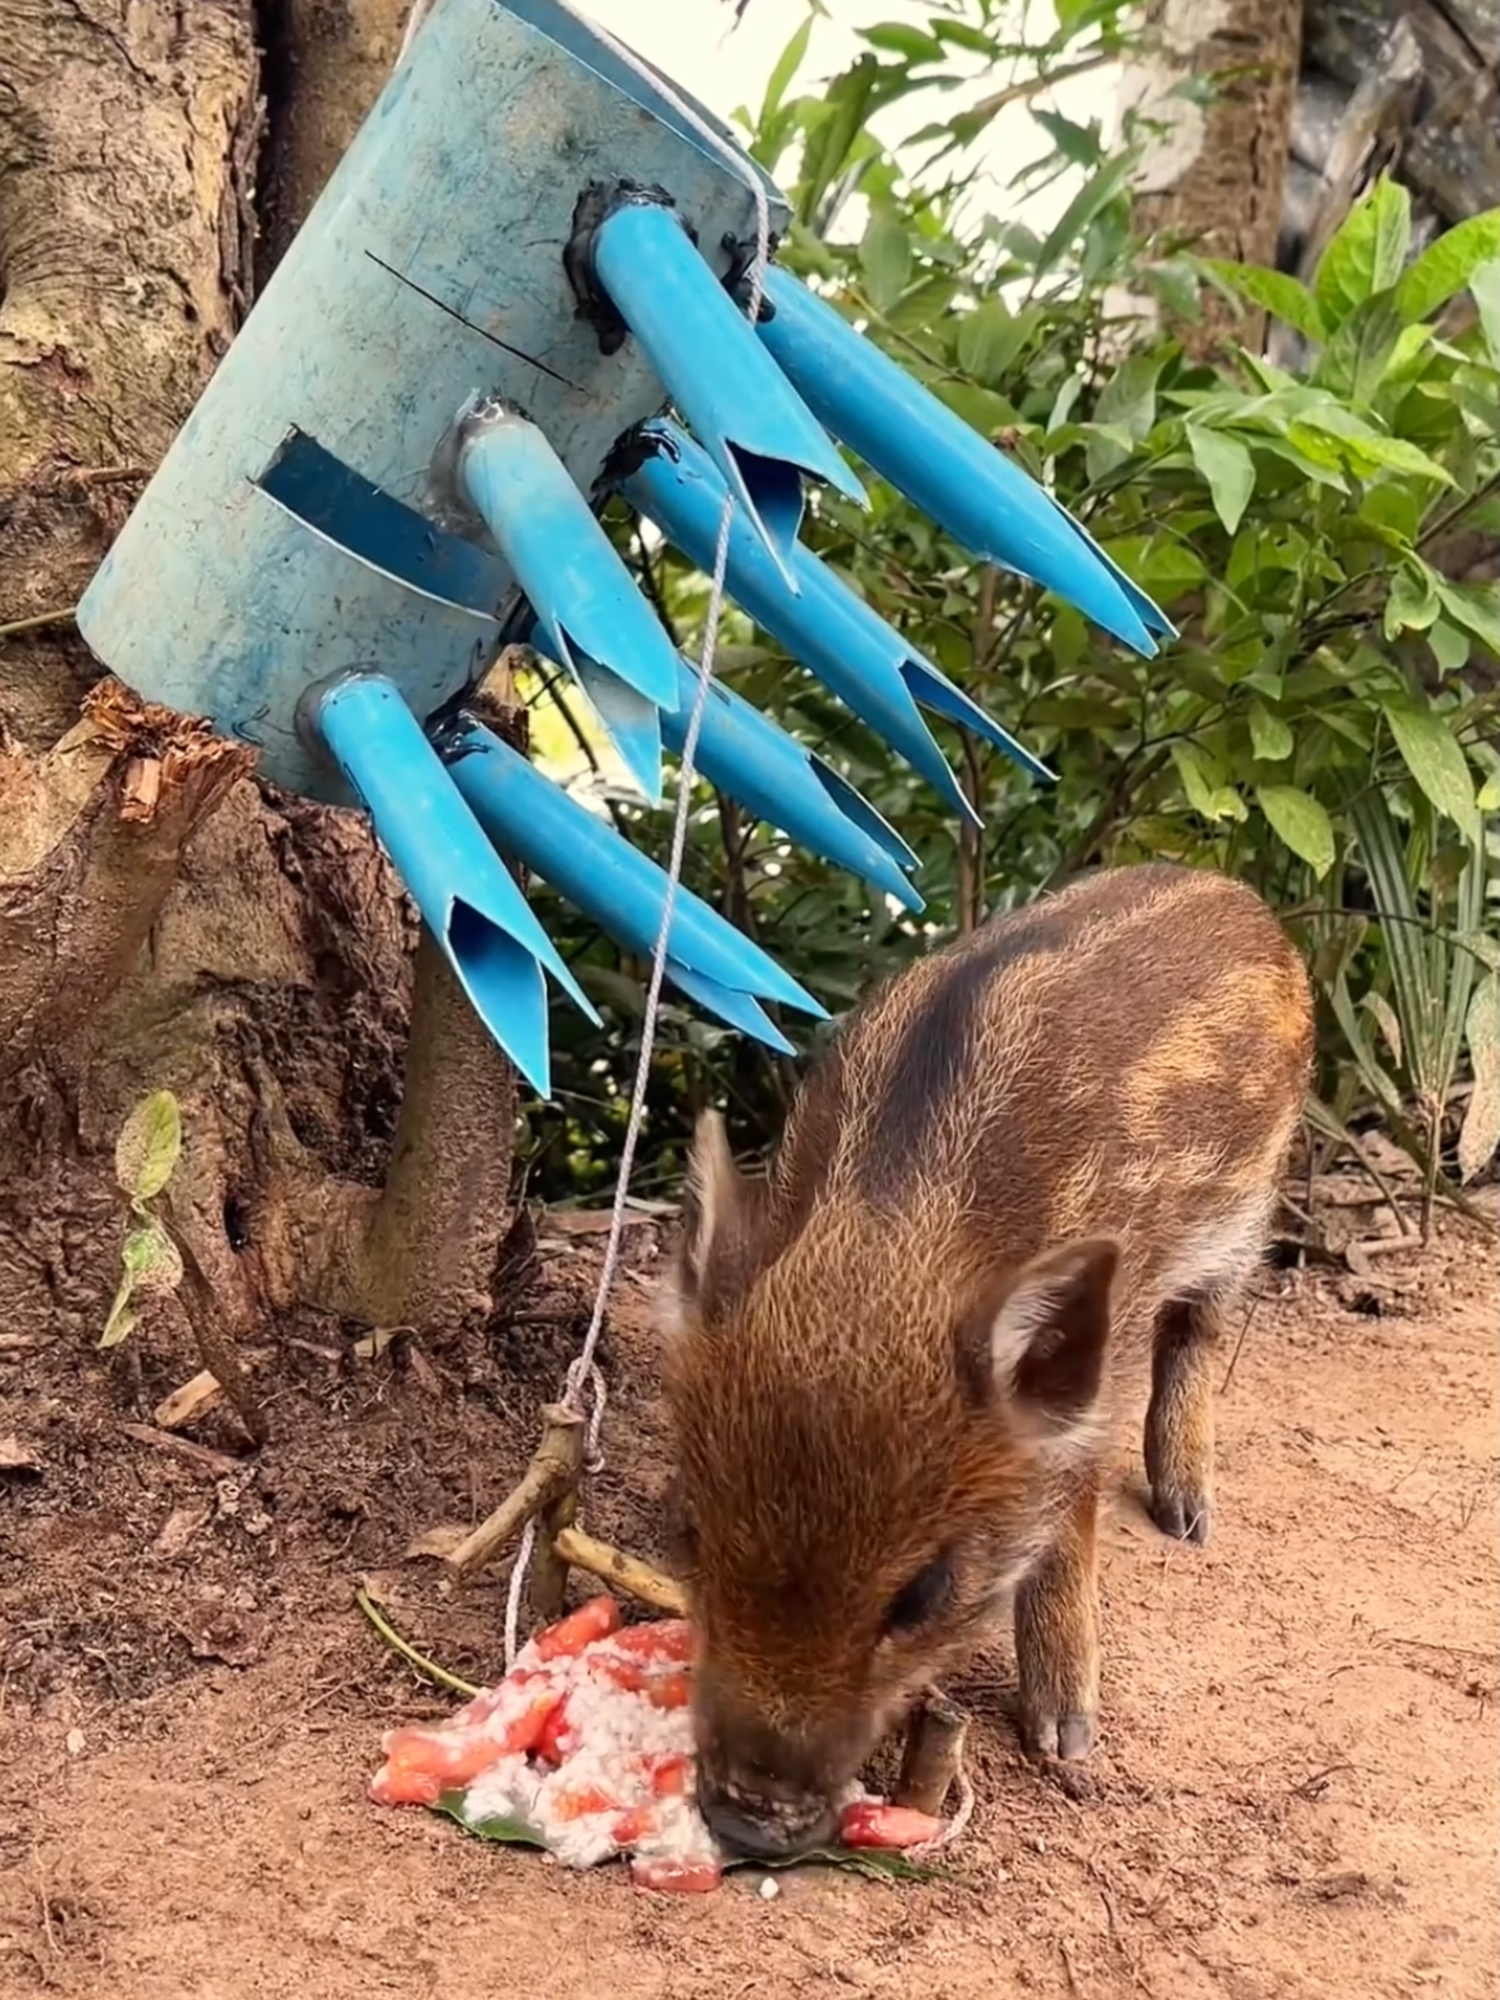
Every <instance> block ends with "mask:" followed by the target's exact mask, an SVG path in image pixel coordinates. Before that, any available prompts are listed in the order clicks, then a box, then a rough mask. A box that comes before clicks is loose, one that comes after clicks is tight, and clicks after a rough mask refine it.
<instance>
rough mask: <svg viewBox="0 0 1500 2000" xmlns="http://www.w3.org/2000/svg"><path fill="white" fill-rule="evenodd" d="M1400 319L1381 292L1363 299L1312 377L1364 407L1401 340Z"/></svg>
mask: <svg viewBox="0 0 1500 2000" xmlns="http://www.w3.org/2000/svg"><path fill="white" fill-rule="evenodd" d="M1401 332H1402V328H1401V320H1400V316H1399V315H1398V313H1397V312H1396V309H1395V307H1394V306H1393V305H1392V303H1391V301H1390V299H1389V298H1387V297H1385V296H1384V295H1383V294H1382V295H1380V296H1377V297H1376V298H1373V299H1366V300H1365V301H1364V303H1363V304H1362V305H1358V306H1356V307H1355V308H1354V310H1353V312H1352V313H1350V315H1349V317H1348V318H1347V319H1346V320H1345V321H1344V323H1343V325H1342V326H1341V327H1340V328H1339V330H1338V332H1337V333H1336V334H1335V335H1334V336H1333V339H1332V340H1331V341H1330V342H1329V343H1328V345H1327V347H1326V348H1325V349H1324V350H1323V355H1322V359H1321V360H1320V361H1319V363H1318V367H1317V372H1316V373H1315V375H1314V377H1313V380H1314V381H1315V382H1318V383H1319V384H1321V385H1324V386H1326V387H1328V388H1330V389H1334V390H1336V391H1338V393H1339V394H1341V395H1344V396H1347V397H1348V398H1349V401H1350V402H1351V403H1352V404H1353V406H1354V408H1355V409H1357V410H1367V409H1369V407H1370V405H1371V404H1372V403H1373V402H1374V400H1375V398H1376V395H1377V394H1378V393H1379V390H1380V387H1381V384H1382V383H1383V382H1384V380H1385V375H1386V369H1387V368H1388V367H1389V365H1390V363H1391V361H1392V359H1393V357H1394V355H1395V353H1396V349H1397V346H1398V345H1399V343H1400V340H1401Z"/></svg>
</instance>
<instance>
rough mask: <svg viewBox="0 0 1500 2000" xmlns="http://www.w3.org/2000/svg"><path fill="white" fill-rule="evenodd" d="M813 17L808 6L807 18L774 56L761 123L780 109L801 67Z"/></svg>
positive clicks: (767, 120)
mask: <svg viewBox="0 0 1500 2000" xmlns="http://www.w3.org/2000/svg"><path fill="white" fill-rule="evenodd" d="M814 18H815V16H814V14H813V12H812V9H811V8H809V9H808V12H807V18H806V19H805V20H804V21H803V23H802V25H801V27H800V28H798V30H797V32H796V33H795V34H794V35H793V36H792V39H791V40H790V41H789V42H788V43H787V45H786V47H785V48H784V49H783V50H782V51H781V54H780V55H779V56H778V57H777V58H776V67H775V68H774V69H773V70H772V71H771V74H770V77H769V79H768V80H767V83H766V94H765V96H764V97H763V98H762V99H761V106H760V123H761V124H762V125H765V124H767V123H769V121H770V120H771V119H772V118H773V117H774V116H775V115H776V113H777V112H778V111H779V110H780V109H781V100H782V99H783V97H785V95H786V89H787V85H788V84H789V83H790V82H791V80H792V78H793V77H794V76H795V75H796V74H797V72H798V70H799V69H801V67H802V62H803V58H804V57H805V56H806V54H807V44H808V42H809V40H810V39H811V36H812V31H813V20H814Z"/></svg>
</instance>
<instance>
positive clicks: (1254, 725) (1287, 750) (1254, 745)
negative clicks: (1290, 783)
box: [1250, 701, 1297, 845]
mask: <svg viewBox="0 0 1500 2000" xmlns="http://www.w3.org/2000/svg"><path fill="white" fill-rule="evenodd" d="M1296 744H1297V739H1296V738H1295V737H1294V736H1293V734H1292V731H1291V725H1290V724H1289V723H1287V722H1286V721H1285V720H1284V719H1283V718H1282V717H1281V716H1279V715H1277V714H1276V712H1275V711H1274V710H1273V709H1269V708H1267V707H1266V706H1265V704H1264V703H1263V702H1259V701H1254V702H1252V703H1251V704H1250V749H1251V751H1252V753H1253V755H1254V756H1255V759H1256V761H1257V762H1258V763H1261V764H1279V763H1280V762H1281V761H1282V759H1283V758H1284V757H1290V756H1291V754H1292V752H1293V750H1294V749H1295V748H1296ZM1288 845H1290V842H1289V843H1288Z"/></svg>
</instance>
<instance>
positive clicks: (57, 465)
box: [0, 0, 515, 1432]
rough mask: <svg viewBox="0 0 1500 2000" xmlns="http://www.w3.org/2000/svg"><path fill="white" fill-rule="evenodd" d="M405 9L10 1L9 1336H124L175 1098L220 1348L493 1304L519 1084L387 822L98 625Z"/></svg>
mask: <svg viewBox="0 0 1500 2000" xmlns="http://www.w3.org/2000/svg"><path fill="white" fill-rule="evenodd" d="M404 16H405V0H265V4H264V5H262V7H261V8H260V9H259V10H257V8H256V7H255V6H254V5H253V4H252V0H192V4H191V5H189V4H186V0H161V3H160V4H153V5H150V6H142V5H139V4H136V0H0V1319H3V1320H4V1321H5V1322H6V1324H7V1326H9V1327H11V1328H17V1327H21V1328H25V1327H28V1326H29V1327H33V1328H39V1329H43V1330H45V1331H48V1332H53V1333H55V1332H59V1331H61V1332H63V1333H66V1334H68V1335H71V1336H73V1337H76V1338H79V1339H82V1340H88V1339H91V1338H94V1337H97V1334H98V1332H99V1330H100V1328H101V1326H102V1324H103V1318H104V1314H105V1311H106V1310H107V1304H108V1300H109V1297H110V1295H111V1293H112V1291H113V1288H114V1284H115V1280H116V1278H117V1275H118V1271H119V1253H120V1241H121V1224H122V1219H123V1216H122V1201H121V1197H120V1195H119V1193H118V1191H117V1189H116V1188H115V1186H114V1176H113V1147H114V1141H115V1138H116V1135H117V1133H118V1131H119V1129H120V1126H121V1125H122V1124H123V1122H124V1120H125V1118H126V1116H127V1115H128V1113H129V1111H130V1109H131V1108H132V1107H133V1106H134V1105H135V1104H136V1103H138V1102H139V1101H140V1099H141V1098H142V1097H143V1096H145V1095H146V1094H147V1093H148V1092H150V1091H153V1090H157V1089H162V1088H167V1089H171V1090H173V1091H174V1092H175V1093H176V1094H177V1096H178V1098H179V1100H180V1103H181V1106H182V1112H183V1126H184V1149H183V1155H182V1159H181V1163H180V1165H179V1168H178V1171H177V1172H176V1174H175V1175H174V1177H173V1179H172V1181H171V1183H170V1186H169V1188H168V1190H167V1194H166V1197H165V1202H166V1208H167V1219H168V1220H169V1223H170V1225H171V1227H172V1229H173V1231H174V1233H175V1234H176V1236H177V1237H178V1239H179V1242H180V1244H181V1247H182V1249H183V1252H184V1263H185V1267H186V1272H187V1280H186V1282H185V1284H184V1286H183V1288H182V1290H181V1292H180V1293H179V1294H178V1301H179V1308H180V1309H184V1310H186V1311H187V1313H188V1315H189V1318H190V1319H191V1321H192V1322H193V1326H194V1330H195V1332H196V1333H197V1335H198V1337H199V1340H200V1344H201V1345H202V1346H203V1349H204V1352H205V1355H206V1356H207V1357H208V1358H209V1365H213V1356H214V1355H218V1356H220V1357H221V1358H222V1357H224V1355H225V1343H226V1341H227V1342H228V1346H229V1352H230V1353H232V1350H233V1342H234V1339H235V1337H236V1336H237V1335H239V1334H240V1333H242V1332H243V1331H245V1330H246V1329H247V1328H249V1327H250V1326H251V1325H252V1324H255V1323H257V1322H263V1321H264V1320H265V1319H266V1317H267V1316H268V1315H269V1314H273V1313H274V1312H276V1311H277V1310H279V1309H282V1308H286V1307H289V1306H293V1305H296V1304H299V1303H300V1304H309V1305H313V1306H316V1307H320V1308H323V1309H327V1310H332V1311H335V1312H339V1313H342V1314H345V1315H348V1316H351V1317H356V1318H360V1319H363V1320H365V1321H367V1322H371V1323H375V1324H386V1325H389V1324H398V1323H399V1324H403V1325H416V1326H420V1327H423V1328H433V1329H435V1328H440V1327H448V1326H453V1325H456V1324H459V1323H472V1322H473V1321H474V1320H475V1319H476V1317H478V1318H482V1317H483V1316H485V1315H486V1314H487V1313H488V1311H489V1309H490V1305H491V1295H490V1287H491V1281H492V1279H493V1274H494V1270H495V1265H496V1258H497V1253H498V1248H499V1245H500V1243H501V1241H502V1239H503V1236H504V1232H505V1225H506V1220H507V1202H508V1193H509V1183H510V1172H511V1159H510V1152H511V1140H512V1133H513V1126H514V1112H515V1095H514V1079H513V1077H512V1075H511V1073H510V1071H509V1069H508V1067H507V1066H506V1065H505V1064H504V1063H503V1062H502V1061H501V1059H500V1058H499V1056H498V1054H497V1053H496V1051H495V1050H494V1048H493V1045H492V1044H491V1043H490V1042H489V1040H488V1038H487V1037H486V1036H485V1035H484V1034H483V1032H482V1030H481V1029H480V1028H479V1026H478V1023H477V1022H476V1021H475V1020H474V1018H473V1016H472V1014H471V1013H470V1010H469V1009H468V1008H467V1007H466V1006H464V1005H463V1003H462V1002H461V999H460V997H459V996H458V994H457V993H456V991H455V989H454V986H453V983H452V981H451V979H450V977H449V975H448V973H447V970H446V967H445V966H444V965H443V963H442V961H441V959H440V958H439V957H438V955H437V954H436V953H435V952H428V951H425V950H424V951H420V952H418V951H416V944H417V925H416V923H415V919H414V916H413V912H412V910H411V906H410V904H409V902H408V901H407V899H406V898H405V896H404V895H403V893H402V892H401V889H400V886H399V884H398V883H397V881H396V879H395V877H394V875H393V873H392V871H391V870H390V868H389V866H388V864H387V863H386V861H385V859H384V857H383V855H382V854H381V853H380V851H379V849H378V848H377V847H376V846H375V844H374V842H373V840H372V839H371V837H370V835H369V832H368V830H367V828H366V827H365V825H364V823H363V821H362V820H361V819H360V818H358V817H357V816H355V815H353V814H349V813H341V812H334V811H330V810H327V809H324V808H320V807H317V806H313V805H311V804H309V803H308V802H306V801H304V800H298V799H294V798H290V797H286V796H283V795H279V794H277V793H275V792H274V791H272V790H271V789H270V788H269V787H265V786H262V785H260V784H259V783H258V782H257V781H256V780H255V779H254V777H253V775H251V774H250V773H249V770H248V759H247V753H246V752H244V751H243V750H242V749H241V748H240V747H239V746H237V745H231V744H228V743H225V742H223V741H221V740H219V739H217V738H215V737H214V736H213V735H212V733H211V732H210V731H209V730H207V729H206V728H205V727H204V726H203V725H202V724H201V723H197V722H194V721H192V720H191V719H188V718H183V717H179V716H175V715H173V714H171V713H169V712H167V711H164V710H161V709H156V708H152V707H150V706H149V705H148V704H145V703H143V702H141V701H139V700H138V699H137V698H136V697H135V696H134V695H133V694H131V693H130V692H129V691H128V690H126V689H124V688H122V687H120V685H119V684H118V683H116V682H113V681H109V680H105V681H103V682H102V683H100V682H99V678H98V667H97V664H96V663H95V662H93V661H92V659H91V657H90V656H89V654H88V652H87V649H86V648H85V647H84V646H83V644H82V642H81V640H80V639H79V638H78V636H77V634H76V631H75V630H74V629H73V627H72V625H71V622H70V619H69V616H68V612H69V608H70V607H71V606H72V605H73V604H74V603H75V602H76V600H77V598H78V596H79V594H80V592H81V591H82V589H83V587H84V586H85V584H86V583H87V581H88V578H89V576H90V574H91V573H92V571H93V569H94V567H95V565H96V564H97V562H98V560H99V558H100V556H101V555H102V554H103V552H104V550H105V549H106V548H107V546H108V544H109V541H110V539H111V537H112V535H113V533H114V532H115V531H116V530H117V529H118V526H119V524H120V522H121V521H122V520H123V518H124V516H125V513H126V512H127V511H128V509H129V506H130V504H131V502H132V500H133V499H134V497H135V495H136V493H137V492H138V491H139V490H140V486H141V484H142V483H143V481H144V479H145V478H146V477H147V476H149V473H150V471H151V470H152V468H154V466H155V465H156V463H157V461H158V460H159V458H160V457H161V455H162V454H163V452H164V451H165V450H166V448H167V446H168V445H169V444H170V442H171V440H172V437H173V435H174V434H175V432H176V430H177V428H178V426H179V425H180V424H181V422H182V421H183V419H184V418H185V417H186V415H187V414H188V411H189V410H190V408H191V407H192V404H193V402H194V401H195V399H196V397H197V395H198V394H199V392H200V390H201V388H202V386H203V384H204V382H205V381H206V380H207V378H208V376H209V374H210V372H211V370H212V368H213V366H214V364H215V362H216V361H217V359H218V358H219V356H221V355H222V354H223V353H224V351H225V349H226V347H227V345H228V343H229V341H230V340H231V338H232V337H233V335H234V332H235V330H236V328H237V326H238V325H239V324H240V322H241V320H242V318H243V316H244V314H245V312H246V310H247V309H248V306H249V303H250V300H251V296H252V291H253V286H254V282H255V274H256V266H257V261H258V260H259V261H260V262H261V263H262V266H263V268H269V266H270V264H271V263H273V262H274V260H275V258H276V256H277V255H279V252H280V250H281V249H282V248H283V247H284V246H285V243H286V242H287V240H288V239H289V237H290V235H291V234H292V233H293V231H294V230H295V228H296V226H297V224H298V223H299V222H300V221H301V219H302V217H303V216H304V215H305V214H306V212H307V209H308V208H309V207H310V205H311V203H312V201H313V200H314V199H315V198H316V195H317V192H318V190H319V188H320V187H321V186H322V183H323V181H324V179H325V178H326V176H327V174H328V172H329V171H330V169H331V168H332V165H333V164H334V162H335V160H336V159H337V158H338V156H339V154H340V153H341V151H342V150H343V148H344V146H345V145H346V144H347V141H348V139H349V137H350V136H351V134H352V132H353V131H354V129H355V127H356V125H357V124H358V122H359V120H360V118H361V117H362V116H363V115H364V112H365V110H366V109H367V108H368V105H369V103H370V101H371V100H372V99H373V97H374V95H375V93H376V91H377V90H378V89H379V87H380V85H381V84H382V83H383V81H384V79H385V77H386V75H387V74H388V73H389V66H390V62H391V60H392V59H393V57H394V54H395V50H396V47H397V45H398V43H399V38H400V29H401V24H402V22H403V19H404ZM268 98H269V102H267V99H268ZM257 185H259V186H261V187H264V188H265V189H266V190H267V191H268V192H267V200H266V204H265V206H264V209H263V210H258V208H257V204H256V189H257ZM414 962H415V978H416V988H417V995H416V1002H415V1007H414V1012H413V1023H414V1025H413V1031H412V1033H411V1036H410V1046H409V1051H408V1034H407V1023H408V1010H409V1008H411V1007H412V989H413V963H414ZM403 1062H405V1063H406V1067H407V1076H406V1092H405V1103H404V1106H403V1107H402V1109H401V1110H400V1114H399V1119H398V1105H400V1104H401V1098H402V1088H401V1071H402V1065H403ZM460 1076H461V1077H462V1080H463V1088H462V1091H459V1090H458V1089H456V1088H454V1084H455V1081H456V1079H457V1078H458V1077H460ZM393 1136H394V1139H395V1147H394V1162H393V1163H392V1139H393ZM388 1168H389V1172H388V1171H387V1170H388ZM164 1309H171V1308H164ZM223 1366H224V1367H225V1369H226V1371H227V1370H228V1369H229V1362H228V1360H227V1359H224V1360H223ZM225 1386H226V1388H230V1389H231V1390H233V1389H234V1388H235V1387H236V1386H237V1385H234V1384H230V1383H226V1385H225ZM237 1400H238V1401H239V1403H240V1405H241V1411H242V1414H243V1415H245V1416H246V1417H247V1420H248V1426H249V1428H251V1430H252V1432H254V1431H255V1430H256V1428H257V1422H256V1416H255V1412H254V1410H253V1409H252V1407H251V1405H250V1402H249V1400H248V1398H247V1397H245V1396H244V1395H243V1394H241V1395H240V1396H239V1397H238V1398H237Z"/></svg>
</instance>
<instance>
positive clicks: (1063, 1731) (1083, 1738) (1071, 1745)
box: [1021, 1710, 1099, 1764]
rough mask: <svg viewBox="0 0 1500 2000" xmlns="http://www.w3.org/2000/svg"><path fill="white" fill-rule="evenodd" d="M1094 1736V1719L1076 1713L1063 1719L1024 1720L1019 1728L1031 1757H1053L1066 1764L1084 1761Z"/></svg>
mask: <svg viewBox="0 0 1500 2000" xmlns="http://www.w3.org/2000/svg"><path fill="white" fill-rule="evenodd" d="M1098 1735H1099V1730H1098V1725H1097V1722H1096V1719H1095V1717H1094V1716H1092V1715H1085V1714H1083V1713H1082V1712H1080V1711H1078V1710H1074V1711H1073V1712H1072V1713H1070V1714H1067V1715H1042V1716H1035V1717H1031V1716H1028V1717H1025V1718H1024V1719H1023V1721H1022V1724H1021V1736H1022V1740H1023V1741H1024V1743H1025V1745H1026V1748H1027V1751H1028V1752H1029V1753H1030V1755H1031V1756H1033V1757H1040V1758H1044V1759H1050V1758H1054V1757H1056V1758H1059V1759H1061V1760H1062V1761H1063V1762H1064V1763H1069V1764H1073V1763H1078V1762H1080V1761H1081V1760H1082V1759H1083V1758H1085V1757H1087V1756H1088V1755H1089V1753H1090V1752H1091V1751H1092V1749H1093V1747H1094V1744H1095V1742H1096V1741H1097V1740H1098Z"/></svg>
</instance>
